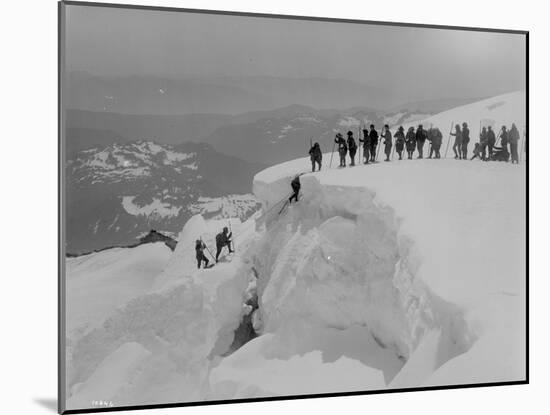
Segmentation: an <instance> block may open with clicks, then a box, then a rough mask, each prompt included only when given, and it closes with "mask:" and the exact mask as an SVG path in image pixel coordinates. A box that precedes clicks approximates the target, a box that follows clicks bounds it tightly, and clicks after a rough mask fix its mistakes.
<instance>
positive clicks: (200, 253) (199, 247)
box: [195, 241, 206, 259]
mask: <svg viewBox="0 0 550 415" xmlns="http://www.w3.org/2000/svg"><path fill="white" fill-rule="evenodd" d="M205 248H206V245H205V244H204V242H202V241H198V242H197V243H195V254H196V257H197V259H202V258H203V257H204V249H205Z"/></svg>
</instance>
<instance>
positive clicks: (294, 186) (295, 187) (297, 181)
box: [288, 175, 302, 204]
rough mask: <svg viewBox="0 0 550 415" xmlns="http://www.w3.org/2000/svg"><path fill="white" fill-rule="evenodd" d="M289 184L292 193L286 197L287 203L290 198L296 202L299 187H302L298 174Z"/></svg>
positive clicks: (290, 200) (290, 201) (289, 201)
mask: <svg viewBox="0 0 550 415" xmlns="http://www.w3.org/2000/svg"><path fill="white" fill-rule="evenodd" d="M290 186H291V187H292V192H293V193H292V195H291V196H290V197H289V198H288V204H291V203H292V199H294V200H296V202H298V194H299V193H300V188H301V187H302V184H301V183H300V176H299V175H298V176H296V177H295V178H294V179H292V181H291V182H290Z"/></svg>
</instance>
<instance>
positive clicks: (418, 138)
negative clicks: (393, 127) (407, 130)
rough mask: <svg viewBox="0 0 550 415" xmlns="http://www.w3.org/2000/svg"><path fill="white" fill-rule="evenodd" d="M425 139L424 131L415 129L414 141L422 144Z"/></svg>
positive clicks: (426, 135)
mask: <svg viewBox="0 0 550 415" xmlns="http://www.w3.org/2000/svg"><path fill="white" fill-rule="evenodd" d="M426 138H428V134H426V130H424V129H423V128H417V129H416V141H417V142H420V143H423V142H424V141H426Z"/></svg>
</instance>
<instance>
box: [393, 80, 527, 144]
mask: <svg viewBox="0 0 550 415" xmlns="http://www.w3.org/2000/svg"><path fill="white" fill-rule="evenodd" d="M526 105H527V103H526V94H525V91H516V92H510V93H508V94H503V95H498V96H496V97H492V98H488V99H484V100H482V101H478V102H474V103H472V104H467V105H463V106H460V107H457V108H453V109H451V110H448V111H444V112H441V113H439V114H436V115H433V116H431V117H427V118H424V119H422V120H417V121H414V122H409V123H405V124H403V126H404V127H405V131H406V130H407V129H408V128H409V127H410V126H412V127H416V126H417V125H418V124H422V125H423V126H424V127H425V128H429V127H430V126H433V127H438V128H439V129H440V130H441V131H442V132H443V134H445V133H447V134H448V133H449V132H450V129H451V124H452V125H453V126H454V125H455V124H462V123H463V122H467V123H468V127H469V128H470V137H472V139H473V140H474V141H477V139H478V137H479V133H480V126H484V125H492V127H493V129H494V130H495V132H498V131H499V130H500V128H501V127H502V126H503V125H505V126H506V128H507V129H509V128H510V126H511V125H512V123H515V124H516V126H517V128H518V130H520V132H521V131H522V129H524V128H525V115H526V111H525V108H526Z"/></svg>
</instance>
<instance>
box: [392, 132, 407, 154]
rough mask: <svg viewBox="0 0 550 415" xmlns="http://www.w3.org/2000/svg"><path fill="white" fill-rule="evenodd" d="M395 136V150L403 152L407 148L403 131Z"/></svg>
mask: <svg viewBox="0 0 550 415" xmlns="http://www.w3.org/2000/svg"><path fill="white" fill-rule="evenodd" d="M393 136H394V137H395V149H396V150H397V151H403V148H404V147H405V134H404V133H403V131H402V130H397V132H396V133H395V134H394V135H393Z"/></svg>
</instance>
